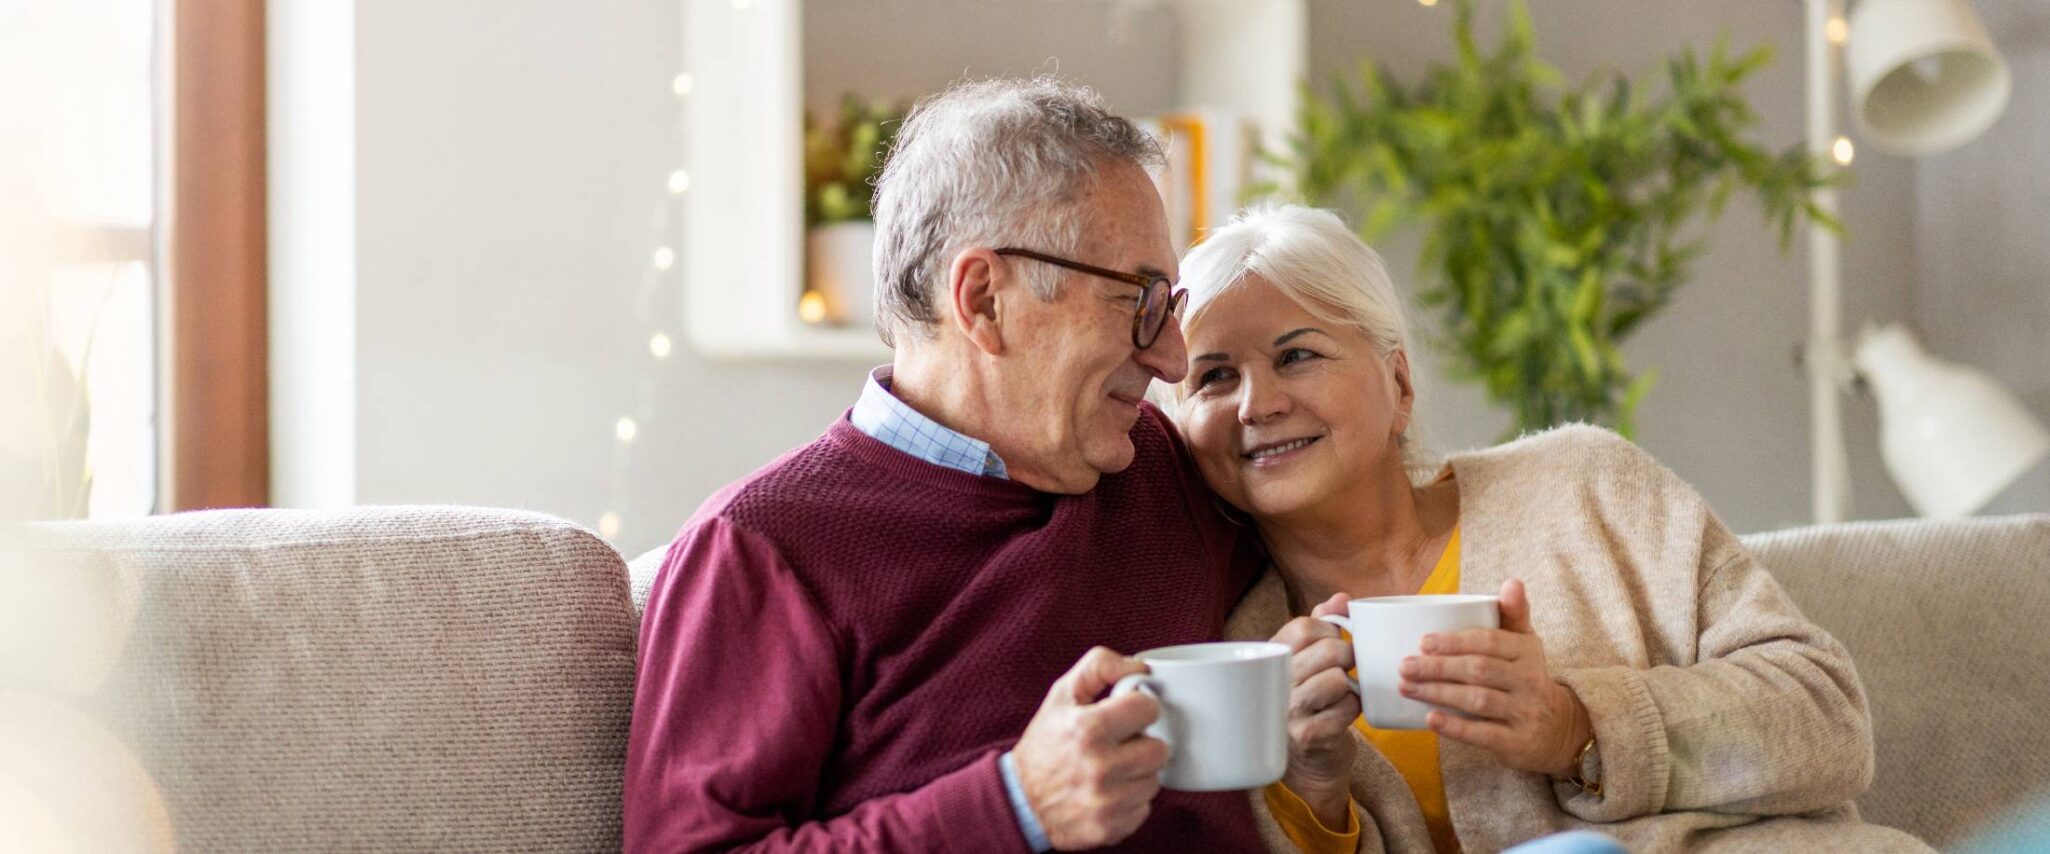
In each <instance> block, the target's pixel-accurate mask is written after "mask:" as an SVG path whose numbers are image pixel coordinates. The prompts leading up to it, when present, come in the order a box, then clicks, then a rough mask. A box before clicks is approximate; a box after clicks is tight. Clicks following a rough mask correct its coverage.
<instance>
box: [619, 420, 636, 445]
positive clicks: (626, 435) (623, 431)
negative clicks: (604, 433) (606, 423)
mask: <svg viewBox="0 0 2050 854" xmlns="http://www.w3.org/2000/svg"><path fill="white" fill-rule="evenodd" d="M612 434H613V435H615V436H618V437H619V441H622V442H631V441H633V440H634V437H635V436H638V435H640V434H641V428H640V425H638V424H635V423H634V420H633V419H631V418H621V419H619V423H617V424H614V425H612Z"/></svg>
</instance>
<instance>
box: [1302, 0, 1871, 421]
mask: <svg viewBox="0 0 2050 854" xmlns="http://www.w3.org/2000/svg"><path fill="white" fill-rule="evenodd" d="M1508 23H1509V26H1508V28H1507V32H1506V34H1505V35H1504V36H1503V38H1502V40H1501V42H1500V44H1499V45H1498V46H1497V47H1496V48H1495V49H1494V51H1493V52H1492V53H1483V52H1482V51H1481V49H1480V48H1479V47H1478V46H1477V45H1476V43H1475V39H1474V34H1473V8H1472V3H1471V0H1459V2H1458V5H1457V9H1456V12H1455V15H1454V22H1453V27H1452V36H1453V39H1454V40H1455V42H1456V44H1457V48H1458V58H1457V60H1456V61H1454V62H1453V63H1451V64H1449V65H1441V66H1438V67H1434V68H1432V69H1430V70H1429V71H1428V72H1427V73H1426V74H1425V75H1424V76H1423V77H1422V78H1421V79H1420V80H1418V81H1417V82H1415V83H1413V84H1405V83H1403V82H1402V81H1400V80H1398V79H1396V78H1395V77H1394V76H1392V75H1390V74H1389V73H1387V72H1385V71H1381V70H1377V69H1375V68H1374V67H1372V66H1371V65H1363V67H1362V70H1361V74H1360V79H1359V81H1358V83H1357V87H1356V88H1355V87H1354V86H1348V85H1347V84H1346V82H1345V81H1344V80H1337V81H1335V82H1334V85H1333V87H1332V89H1331V91H1330V93H1329V94H1328V95H1320V94H1317V93H1314V92H1308V91H1306V92H1305V95H1304V99H1303V107H1302V111H1301V116H1300V119H1301V121H1300V125H1299V127H1298V131H1297V134H1296V136H1295V137H1294V139H1293V140H1292V141H1291V146H1290V150H1289V151H1287V152H1285V153H1283V154H1282V155H1279V156H1278V157H1276V158H1275V160H1276V161H1277V162H1278V163H1280V164H1281V165H1283V166H1284V167H1285V168H1287V169H1288V170H1289V171H1290V172H1292V174H1293V176H1294V179H1295V183H1296V190H1297V192H1299V193H1301V194H1302V195H1303V196H1304V197H1305V199H1306V200H1307V201H1309V202H1310V203H1312V204H1318V205H1324V206H1334V207H1343V208H1348V209H1350V210H1352V211H1353V212H1354V213H1355V214H1356V216H1357V217H1358V220H1357V221H1358V222H1359V223H1360V233H1361V235H1362V236H1363V237H1364V238H1366V239H1367V240H1368V241H1370V242H1371V241H1374V240H1376V239H1377V238H1379V237H1381V236H1382V235H1384V234H1386V233H1387V232H1388V231H1389V230H1390V229H1391V228H1394V227H1396V226H1398V225H1400V224H1404V223H1416V224H1418V225H1420V226H1421V227H1422V229H1423V235H1424V243H1423V253H1422V256H1421V258H1420V260H1419V269H1418V273H1417V278H1418V290H1419V295H1418V300H1419V303H1420V305H1421V306H1422V307H1423V308H1425V309H1426V310H1428V311H1432V312H1434V313H1436V314H1437V315H1438V317H1439V319H1440V320H1441V321H1442V327H1443V328H1442V331H1441V332H1440V333H1439V335H1438V336H1437V337H1438V338H1439V340H1438V342H1437V343H1438V344H1439V345H1440V346H1442V347H1443V348H1444V349H1446V350H1448V351H1449V352H1450V353H1451V354H1452V355H1453V357H1454V358H1453V364H1454V365H1455V366H1456V371H1457V373H1458V375H1459V376H1460V377H1461V378H1463V379H1468V380H1473V381H1478V382H1481V383H1483V384H1484V385H1485V387H1486V389H1487V395H1488V398H1489V399H1490V400H1491V401H1492V402H1494V403H1496V404H1498V405H1502V406H1505V407H1508V408H1509V409H1511V410H1512V411H1513V412H1514V413H1515V427H1514V430H1516V431H1519V432H1520V431H1528V430H1535V429H1542V428H1544V427H1549V426H1552V425H1555V424H1560V423H1564V422H1568V421H1588V422H1593V423H1601V424H1607V425H1610V426H1613V427H1615V428H1617V429H1618V430H1619V431H1621V432H1623V433H1624V434H1626V435H1628V434H1630V433H1631V432H1632V430H1633V427H1634V423H1633V416H1634V414H1635V412H1636V409H1637V406H1638V404H1639V403H1640V402H1641V401H1642V400H1643V399H1644V396H1645V394H1646V392H1648V391H1649V390H1650V389H1651V386H1652V384H1653V382H1655V378H1656V376H1657V374H1656V371H1643V372H1637V371H1633V370H1632V369H1631V368H1629V367H1628V366H1627V365H1626V364H1625V363H1624V359H1623V356H1622V351H1621V350H1620V349H1619V348H1620V346H1621V344H1622V343H1623V341H1624V340H1625V339H1626V338H1628V337H1629V336H1630V334H1631V333H1632V332H1634V331H1636V330H1637V329H1639V328H1640V327H1641V326H1642V325H1643V323H1644V321H1646V320H1648V319H1650V318H1652V317H1654V316H1656V315H1657V314H1658V313H1659V312H1660V311H1661V310H1663V309H1664V308H1665V307H1666V306H1667V305H1668V304H1670V302H1671V301H1672V298H1673V295H1674V293H1675V291H1676V290H1677V289H1678V288H1679V287H1680V286H1681V285H1682V284H1684V283H1685V282H1686V280H1687V275H1688V271H1689V268H1690V266H1691V263H1692V261H1693V260H1694V258H1695V257H1696V256H1697V255H1699V254H1700V252H1701V251H1702V248H1703V241H1702V239H1701V237H1700V236H1699V232H1698V230H1697V229H1698V228H1699V226H1700V224H1701V223H1702V222H1703V221H1704V220H1705V219H1709V218H1713V217H1715V216H1718V215H1719V214H1720V213H1721V211H1722V209H1723V205H1724V203H1725V202H1726V201H1727V200H1728V199H1729V197H1730V195H1731V194H1732V192H1734V191H1736V190H1740V189H1741V190H1745V191H1748V194H1749V195H1751V196H1753V197H1754V198H1755V199H1756V200H1757V202H1758V204H1759V206H1760V207H1761V209H1762V210H1763V212H1764V214H1765V216H1766V218H1767V219H1768V220H1769V221H1770V222H1771V224H1772V225H1773V226H1775V227H1776V228H1777V230H1778V234H1779V240H1780V249H1781V251H1782V252H1784V251H1785V250H1786V248H1787V246H1788V244H1789V242H1790V240H1791V238H1792V235H1793V233H1794V228H1795V226H1796V225H1797V224H1798V222H1799V221H1800V219H1801V218H1802V217H1804V216H1805V217H1811V218H1814V219H1815V220H1816V221H1819V222H1823V223H1825V224H1826V225H1828V226H1829V227H1830V228H1838V225H1837V223H1836V221H1835V220H1834V219H1833V218H1831V217H1830V216H1829V215H1828V214H1827V213H1825V212H1823V211H1821V210H1820V209H1818V208H1817V207H1816V205H1815V201H1814V194H1815V192H1816V190H1818V189H1820V188H1823V187H1826V186H1829V185H1831V184H1833V183H1835V182H1836V181H1837V180H1838V175H1837V173H1835V172H1833V171H1832V170H1830V169H1828V168H1827V167H1826V166H1825V164H1823V163H1821V162H1819V161H1818V160H1817V159H1816V158H1814V157H1811V156H1810V155H1809V154H1808V152H1807V151H1806V150H1805V149H1804V148H1802V147H1800V146H1793V147H1789V148H1786V149H1784V150H1780V151H1772V150H1768V149H1767V148H1766V147H1765V146H1764V145H1763V144H1761V143H1760V142H1758V141H1757V140H1756V138H1755V134H1754V133H1753V129H1754V126H1755V125H1756V123H1757V116H1756V114H1755V113H1754V112H1753V111H1752V109H1751V107H1750V105H1749V103H1748V102H1747V101H1746V99H1745V98H1744V95H1743V93H1742V91H1741V90H1742V85H1743V83H1744V81H1745V80H1746V79H1747V78H1749V77H1750V76H1751V75H1752V74H1753V73H1754V72H1756V71H1757V70H1758V69H1760V68H1762V67H1764V66H1765V65H1766V64H1767V63H1768V62H1770V61H1771V52H1770V50H1769V49H1768V48H1758V49H1756V50H1752V51H1750V52H1748V53H1745V54H1743V55H1741V56H1735V57H1732V56H1730V55H1729V53H1728V51H1727V49H1726V45H1725V44H1723V43H1718V44H1717V45H1716V47H1715V48H1714V50H1713V51H1711V52H1710V54H1709V56H1708V57H1707V59H1706V61H1703V60H1702V59H1700V58H1698V57H1697V56H1696V55H1695V53H1694V51H1693V50H1691V49H1689V50H1687V51H1685V52H1683V53H1681V54H1680V55H1678V56H1676V57H1673V58H1672V59H1671V60H1669V61H1668V62H1667V63H1666V69H1665V71H1666V74H1665V78H1666V80H1665V83H1666V85H1665V87H1664V88H1663V91H1662V92H1661V94H1659V95H1658V96H1656V97H1646V96H1645V95H1644V90H1645V89H1648V88H1651V87H1647V86H1634V85H1633V84H1632V83H1631V82H1630V81H1629V80H1628V79H1627V78H1625V77H1624V76H1623V75H1621V74H1620V73H1616V72H1604V73H1599V74H1596V75H1594V76H1593V77H1591V78H1590V79H1588V80H1586V81H1584V82H1581V83H1579V84H1577V85H1568V84H1566V83H1564V82H1563V80H1562V76H1561V75H1560V73H1559V72H1558V71H1557V70H1556V69H1554V68H1552V67H1551V66H1549V65H1547V64H1545V63H1544V62H1543V61H1541V60H1539V59H1538V58H1537V56H1536V55H1535V53H1534V51H1533V47H1532V38H1531V27H1530V15H1529V10H1528V9H1526V8H1525V6H1524V5H1523V3H1521V2H1518V3H1515V4H1513V5H1512V6H1511V7H1510V11H1509V22H1508Z"/></svg>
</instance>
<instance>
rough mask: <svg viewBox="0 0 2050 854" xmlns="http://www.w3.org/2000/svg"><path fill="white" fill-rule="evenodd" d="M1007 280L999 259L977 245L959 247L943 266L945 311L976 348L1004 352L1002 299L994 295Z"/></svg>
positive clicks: (1008, 282)
mask: <svg viewBox="0 0 2050 854" xmlns="http://www.w3.org/2000/svg"><path fill="white" fill-rule="evenodd" d="M1011 282H1012V280H1011V279H1010V278H1009V276H1008V273H1007V272H1006V269H1005V267H1004V261H1003V258H1002V257H1001V256H999V255H997V254H996V253H995V252H993V251H990V250H989V249H986V248H983V247H979V246H978V247H973V248H969V249H963V250H961V253H960V254H958V255H955V256H954V263H953V264H952V265H949V266H948V267H947V294H946V295H947V304H946V306H945V310H946V311H948V312H950V313H951V314H952V316H953V320H954V324H955V325H956V326H957V327H959V328H960V330H961V334H962V335H964V336H966V337H967V338H968V340H969V342H970V343H973V344H974V345H975V347H976V349H978V350H981V351H983V352H984V353H988V354H989V355H992V356H997V355H1001V354H1002V353H1003V352H1004V333H1003V312H1002V305H1003V302H1002V300H1000V299H998V297H999V296H1000V295H1002V292H1003V291H1005V290H1006V289H1007V287H1008V286H1009V285H1010V284H1011Z"/></svg>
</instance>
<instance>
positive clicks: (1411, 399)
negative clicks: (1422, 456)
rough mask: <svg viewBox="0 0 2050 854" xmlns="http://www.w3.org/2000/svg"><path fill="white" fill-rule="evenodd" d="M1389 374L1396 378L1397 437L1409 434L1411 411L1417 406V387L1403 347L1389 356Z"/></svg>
mask: <svg viewBox="0 0 2050 854" xmlns="http://www.w3.org/2000/svg"><path fill="white" fill-rule="evenodd" d="M1388 372H1389V373H1390V374H1392V375H1394V377H1395V390H1396V395H1397V396H1396V399H1395V421H1394V423H1393V424H1392V425H1390V426H1391V428H1392V429H1393V430H1394V431H1395V435H1397V436H1400V435H1402V434H1404V433H1407V432H1409V418H1410V411H1411V409H1412V408H1413V407H1415V406H1416V385H1415V384H1414V383H1412V382H1410V379H1409V353H1408V352H1406V351H1404V350H1403V349H1402V348H1401V347H1397V348H1395V352H1392V353H1389V354H1388Z"/></svg>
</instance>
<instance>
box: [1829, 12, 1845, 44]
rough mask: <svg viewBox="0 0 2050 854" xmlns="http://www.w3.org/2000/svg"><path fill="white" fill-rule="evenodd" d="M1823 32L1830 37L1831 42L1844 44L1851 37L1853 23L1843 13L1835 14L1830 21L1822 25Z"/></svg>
mask: <svg viewBox="0 0 2050 854" xmlns="http://www.w3.org/2000/svg"><path fill="white" fill-rule="evenodd" d="M1822 34H1823V35H1824V36H1826V37H1828V38H1829V43H1830V44H1843V43H1844V42H1846V41H1849V40H1850V38H1851V25H1850V23H1849V22H1847V21H1845V20H1844V18H1843V16H1842V15H1834V16H1831V17H1830V19H1829V23H1826V24H1823V25H1822Z"/></svg>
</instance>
